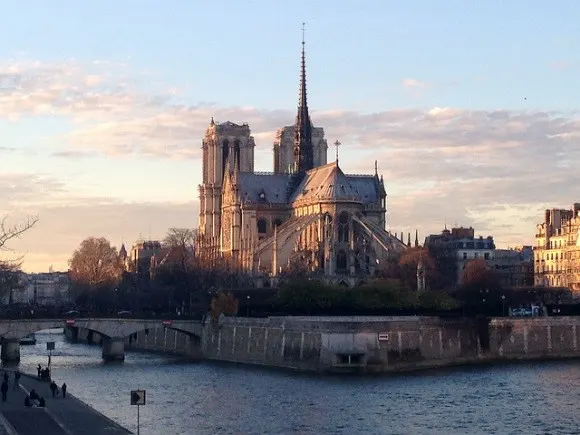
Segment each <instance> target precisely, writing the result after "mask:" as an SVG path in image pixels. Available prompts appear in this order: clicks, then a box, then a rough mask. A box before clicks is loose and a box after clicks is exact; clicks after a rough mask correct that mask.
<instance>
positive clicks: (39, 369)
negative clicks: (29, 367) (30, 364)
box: [36, 364, 42, 379]
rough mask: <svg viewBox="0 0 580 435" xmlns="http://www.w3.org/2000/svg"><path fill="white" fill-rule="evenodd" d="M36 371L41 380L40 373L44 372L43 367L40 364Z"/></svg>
mask: <svg viewBox="0 0 580 435" xmlns="http://www.w3.org/2000/svg"><path fill="white" fill-rule="evenodd" d="M36 370H37V371H38V379H40V373H41V372H42V366H41V365H40V364H38V367H36Z"/></svg>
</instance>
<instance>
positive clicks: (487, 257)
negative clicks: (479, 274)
mask: <svg viewBox="0 0 580 435" xmlns="http://www.w3.org/2000/svg"><path fill="white" fill-rule="evenodd" d="M483 258H485V259H486V260H489V252H486V253H484V254H483Z"/></svg>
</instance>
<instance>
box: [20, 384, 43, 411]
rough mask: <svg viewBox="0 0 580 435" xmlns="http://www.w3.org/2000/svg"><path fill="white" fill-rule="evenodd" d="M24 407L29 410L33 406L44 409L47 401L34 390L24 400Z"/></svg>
mask: <svg viewBox="0 0 580 435" xmlns="http://www.w3.org/2000/svg"><path fill="white" fill-rule="evenodd" d="M24 406H26V407H27V408H31V407H33V406H37V407H39V408H44V407H45V406H46V400H44V397H42V396H39V395H38V393H37V392H36V390H35V389H34V388H33V389H32V390H30V394H29V395H28V396H26V397H25V398H24Z"/></svg>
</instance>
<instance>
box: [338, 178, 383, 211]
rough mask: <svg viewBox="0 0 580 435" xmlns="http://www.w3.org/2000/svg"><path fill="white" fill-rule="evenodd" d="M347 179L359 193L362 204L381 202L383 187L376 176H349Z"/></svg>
mask: <svg viewBox="0 0 580 435" xmlns="http://www.w3.org/2000/svg"><path fill="white" fill-rule="evenodd" d="M346 178H347V179H348V181H349V183H350V184H351V186H353V187H354V188H355V189H356V191H357V192H358V195H359V196H360V199H361V202H362V203H364V204H370V203H373V202H376V201H378V200H379V198H380V191H381V186H380V184H379V180H378V179H377V177H376V176H375V175H347V176H346Z"/></svg>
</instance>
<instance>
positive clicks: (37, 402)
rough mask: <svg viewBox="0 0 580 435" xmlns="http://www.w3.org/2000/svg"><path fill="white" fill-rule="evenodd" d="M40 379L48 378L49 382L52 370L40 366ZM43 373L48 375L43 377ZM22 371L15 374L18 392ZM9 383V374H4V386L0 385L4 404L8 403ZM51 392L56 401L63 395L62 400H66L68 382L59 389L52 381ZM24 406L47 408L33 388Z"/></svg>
mask: <svg viewBox="0 0 580 435" xmlns="http://www.w3.org/2000/svg"><path fill="white" fill-rule="evenodd" d="M37 368H38V379H40V380H45V379H47V378H48V380H49V379H50V370H49V369H48V368H46V369H44V370H43V369H42V367H41V365H40V364H39V365H38V367H37ZM43 373H46V375H44V376H43ZM20 377H21V374H20V371H19V370H16V371H15V372H14V384H13V390H17V389H18V388H19V386H20ZM9 381H10V377H9V375H8V372H6V371H5V372H4V376H3V379H2V384H1V385H0V392H1V393H2V402H6V399H7V397H8V390H9ZM49 388H50V392H51V393H52V398H53V399H55V398H57V397H58V396H61V395H62V398H63V399H64V398H65V397H66V388H67V386H66V382H64V383H63V384H62V386H61V387H60V388H59V387H58V385H57V384H56V382H54V381H51V382H50V385H49ZM24 406H26V407H27V408H30V407H33V406H37V407H40V408H44V407H45V406H46V400H45V399H44V397H42V396H40V395H39V394H38V393H37V392H36V390H35V389H34V388H33V389H32V390H30V394H28V395H27V396H26V397H25V398H24Z"/></svg>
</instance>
